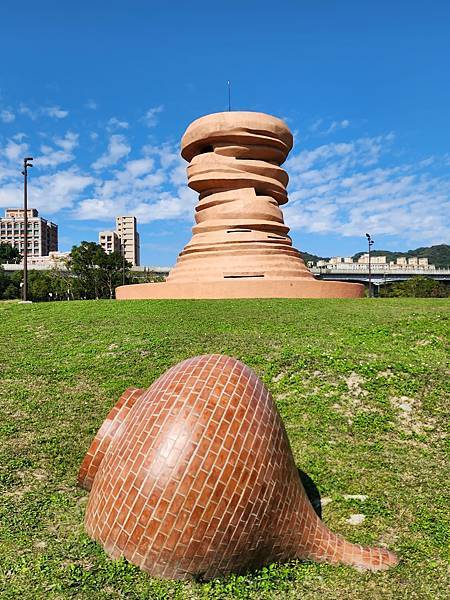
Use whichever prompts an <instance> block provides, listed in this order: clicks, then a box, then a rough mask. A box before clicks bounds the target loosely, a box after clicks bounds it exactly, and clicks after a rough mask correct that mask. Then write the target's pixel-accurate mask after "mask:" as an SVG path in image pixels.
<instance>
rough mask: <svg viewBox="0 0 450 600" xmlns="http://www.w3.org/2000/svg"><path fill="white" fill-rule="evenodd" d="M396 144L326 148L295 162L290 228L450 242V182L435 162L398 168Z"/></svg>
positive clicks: (382, 139)
mask: <svg viewBox="0 0 450 600" xmlns="http://www.w3.org/2000/svg"><path fill="white" fill-rule="evenodd" d="M393 139H394V136H393V134H388V135H386V136H377V137H373V138H359V139H357V140H354V141H352V142H348V143H345V144H334V143H332V144H326V145H322V146H319V147H318V148H315V149H313V150H304V151H302V152H300V153H299V154H298V155H296V156H293V157H292V158H290V159H289V160H288V161H287V163H286V164H287V167H286V168H287V171H288V172H289V173H290V176H291V177H290V185H289V197H290V202H289V204H288V205H287V206H286V208H285V210H284V213H285V219H286V223H287V225H289V226H290V227H291V228H292V229H294V230H295V229H298V230H301V231H306V232H309V233H322V234H326V233H333V234H341V235H343V236H361V235H364V232H365V231H367V230H370V232H371V234H374V235H376V234H378V235H380V234H383V235H397V236H401V237H402V238H403V239H404V238H408V239H411V240H412V241H413V240H417V241H419V242H421V243H425V242H427V243H439V242H442V241H443V240H445V239H447V238H448V235H449V233H450V231H449V222H448V215H449V214H450V210H449V209H450V206H449V197H450V178H448V177H447V178H445V177H444V178H443V177H442V176H440V174H434V172H433V171H432V170H431V168H432V166H433V165H434V164H435V162H436V159H434V161H431V162H430V159H425V160H422V161H420V162H418V163H416V164H408V163H406V164H400V165H395V157H393V156H392V154H391V144H392V141H393ZM389 155H390V156H389ZM383 162H384V163H389V166H386V165H384V164H382V163H383Z"/></svg>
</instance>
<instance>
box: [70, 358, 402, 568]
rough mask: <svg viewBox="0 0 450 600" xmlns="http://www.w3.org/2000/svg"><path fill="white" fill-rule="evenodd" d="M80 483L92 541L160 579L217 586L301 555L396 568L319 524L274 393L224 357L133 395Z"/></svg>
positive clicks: (199, 361) (183, 367)
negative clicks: (232, 575)
mask: <svg viewBox="0 0 450 600" xmlns="http://www.w3.org/2000/svg"><path fill="white" fill-rule="evenodd" d="M79 481H80V484H81V485H82V486H83V487H85V488H86V489H89V488H92V489H91V492H90V497H89V501H88V506H87V510H86V520H85V524H86V529H87V532H88V534H89V535H90V536H91V537H92V538H93V539H95V540H97V541H98V542H100V543H101V544H102V545H103V547H104V548H105V550H106V552H107V553H108V554H109V555H110V556H111V557H119V556H124V557H125V558H127V559H128V560H129V561H130V562H132V563H134V564H136V565H138V566H139V567H140V568H141V569H143V570H144V571H147V572H149V573H150V574H151V575H154V576H158V577H163V578H176V579H185V578H191V577H203V578H206V579H208V578H212V577H217V576H220V575H223V574H226V573H229V572H242V571H245V570H247V569H251V568H255V567H260V566H262V565H264V564H267V563H269V562H273V561H283V560H289V559H293V558H305V559H311V560H317V561H326V562H331V563H346V564H351V565H355V566H358V567H362V568H368V569H372V570H378V569H383V568H387V567H388V566H390V565H393V564H396V562H397V559H396V557H395V555H394V554H392V553H390V552H389V551H387V550H385V549H384V548H364V547H362V546H359V545H355V544H350V543H349V542H347V541H345V540H344V539H343V538H342V537H340V536H338V535H335V534H333V533H331V532H330V531H329V530H328V529H327V527H326V526H325V525H324V524H323V523H322V521H321V520H320V519H319V518H318V516H317V515H316V513H315V512H314V509H313V508H312V506H311V504H310V502H309V500H308V497H307V495H306V493H305V491H304V489H303V486H302V484H301V481H300V478H299V475H298V471H297V468H296V465H295V463H294V460H293V456H292V452H291V449H290V446H289V441H288V438H287V435H286V432H285V429H284V426H283V423H282V421H281V419H280V417H279V415H278V412H277V410H276V408H275V406H274V403H273V401H272V398H271V395H270V393H269V392H268V390H267V389H266V388H265V386H264V384H263V383H262V382H261V380H260V379H259V378H258V377H257V376H256V375H255V374H254V373H253V371H251V370H250V369H249V368H248V367H246V366H245V365H243V364H242V363H241V362H239V361H237V360H235V359H233V358H230V357H227V356H221V355H207V356H199V357H195V358H191V359H188V360H185V361H183V362H182V363H180V364H178V365H176V366H174V367H172V368H171V369H169V370H168V371H167V372H166V373H165V374H164V375H162V376H161V377H160V378H159V379H158V380H157V381H155V382H154V383H153V385H151V386H150V388H148V390H146V391H143V390H136V389H134V388H130V389H129V390H127V391H126V392H125V393H124V394H123V395H122V397H121V399H120V400H119V403H118V405H117V406H116V407H115V408H114V409H113V411H111V413H110V414H109V415H108V417H107V420H106V421H105V424H104V425H103V426H102V428H101V429H100V431H99V433H98V434H97V436H96V438H95V440H94V442H93V444H92V446H91V448H90V449H89V451H88V454H87V456H86V458H85V460H84V461H83V464H82V467H81V469H80V475H79Z"/></svg>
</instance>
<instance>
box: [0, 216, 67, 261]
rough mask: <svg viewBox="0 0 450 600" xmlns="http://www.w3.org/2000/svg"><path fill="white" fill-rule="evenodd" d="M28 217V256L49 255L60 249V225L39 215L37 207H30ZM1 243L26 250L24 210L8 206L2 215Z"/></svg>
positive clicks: (0, 218) (21, 250)
mask: <svg viewBox="0 0 450 600" xmlns="http://www.w3.org/2000/svg"><path fill="white" fill-rule="evenodd" d="M27 217H28V227H27V229H28V256H29V258H30V259H31V258H33V257H40V256H48V254H49V253H50V252H57V250H58V225H56V224H55V223H52V222H51V221H47V219H44V218H42V217H40V216H39V212H38V211H37V210H36V209H35V208H29V209H28V211H27ZM0 243H4V244H9V245H10V246H13V247H15V248H17V249H18V250H19V252H20V253H21V254H23V251H24V210H23V208H7V209H6V211H5V216H4V217H0Z"/></svg>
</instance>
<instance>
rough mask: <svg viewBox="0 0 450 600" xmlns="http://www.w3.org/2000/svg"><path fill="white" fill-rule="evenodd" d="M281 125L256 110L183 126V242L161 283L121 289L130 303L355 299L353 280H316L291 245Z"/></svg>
mask: <svg viewBox="0 0 450 600" xmlns="http://www.w3.org/2000/svg"><path fill="white" fill-rule="evenodd" d="M292 143H293V138H292V134H291V132H290V131H289V128H288V127H287V125H286V124H285V123H284V122H283V121H281V120H280V119H277V118H276V117H272V116H270V115H266V114H263V113H256V112H239V111H237V112H225V113H217V114H212V115H206V116H205V117H201V118H200V119H197V120H196V121H194V122H193V123H191V124H190V125H189V127H188V128H187V130H186V133H185V134H184V136H183V139H182V141H181V155H182V156H183V158H185V159H186V160H187V161H188V162H189V166H188V168H187V173H188V185H189V187H191V188H192V189H193V190H195V191H196V192H198V193H199V202H198V205H197V207H196V210H195V221H196V224H195V226H194V228H193V236H192V239H191V241H190V242H189V243H188V244H187V245H186V246H185V248H184V249H183V251H182V252H181V253H180V255H179V257H178V261H177V264H176V265H175V267H174V268H173V269H172V270H171V271H170V273H169V277H168V278H167V281H166V282H165V283H142V284H136V285H127V286H121V287H119V288H117V290H116V298H118V299H119V300H125V299H136V298H341V297H342V298H358V297H360V296H362V295H363V294H364V286H363V285H362V284H358V283H343V282H340V281H321V280H318V279H315V277H314V276H313V274H312V273H311V272H310V271H309V270H308V269H307V268H306V267H305V264H304V262H303V260H302V258H301V256H300V253H299V251H298V250H296V249H295V248H294V247H293V246H292V240H291V238H290V237H289V235H288V232H289V227H287V225H286V224H285V223H284V220H283V213H282V211H281V208H280V207H281V206H282V205H283V204H286V202H287V201H288V195H287V191H286V186H287V183H288V180H289V177H288V174H287V173H286V171H284V170H283V169H282V168H281V166H280V165H281V164H282V163H283V162H284V161H285V160H286V158H287V155H288V154H289V151H290V150H291V148H292Z"/></svg>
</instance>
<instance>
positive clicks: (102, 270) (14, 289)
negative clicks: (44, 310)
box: [0, 242, 134, 302]
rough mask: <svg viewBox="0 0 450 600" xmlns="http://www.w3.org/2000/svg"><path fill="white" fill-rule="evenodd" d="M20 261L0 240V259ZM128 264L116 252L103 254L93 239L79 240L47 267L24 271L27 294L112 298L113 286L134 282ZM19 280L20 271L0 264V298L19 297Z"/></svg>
mask: <svg viewBox="0 0 450 600" xmlns="http://www.w3.org/2000/svg"><path fill="white" fill-rule="evenodd" d="M20 261H21V256H20V254H19V253H18V251H17V249H16V248H12V247H11V246H9V244H0V263H5V262H9V263H12V262H16V263H19V262H20ZM131 266H132V265H131V263H129V262H128V261H126V260H125V259H124V258H123V256H122V255H121V254H120V253H119V252H112V253H111V254H107V253H106V252H105V250H104V249H103V248H102V247H101V246H100V245H99V244H96V243H95V242H81V244H80V245H79V246H73V248H72V250H71V252H70V255H69V256H68V258H67V259H63V260H61V261H59V262H55V265H54V266H53V267H52V268H50V269H49V270H48V271H35V270H32V269H30V270H29V271H28V296H29V299H30V300H33V301H34V302H42V301H48V300H94V299H100V298H114V290H115V288H116V287H117V286H119V285H122V284H125V285H126V284H128V283H133V282H134V281H133V277H132V276H131V271H130V269H131ZM22 281H23V272H22V271H15V272H13V273H10V272H6V271H5V270H4V269H3V268H2V267H1V265H0V298H1V299H3V300H10V299H14V298H20V296H21V283H22Z"/></svg>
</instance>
